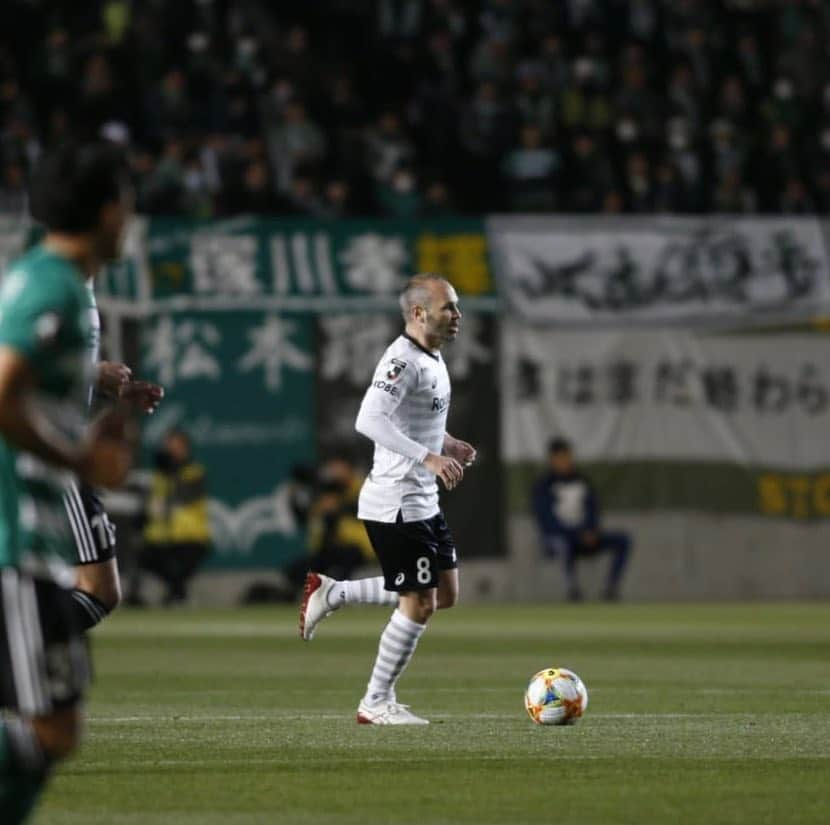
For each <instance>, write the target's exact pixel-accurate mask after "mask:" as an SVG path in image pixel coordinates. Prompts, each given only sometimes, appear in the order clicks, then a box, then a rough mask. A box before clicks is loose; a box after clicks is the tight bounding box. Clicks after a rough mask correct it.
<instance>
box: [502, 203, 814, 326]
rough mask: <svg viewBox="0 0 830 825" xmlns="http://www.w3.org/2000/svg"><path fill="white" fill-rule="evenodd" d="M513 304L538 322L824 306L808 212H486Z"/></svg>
mask: <svg viewBox="0 0 830 825" xmlns="http://www.w3.org/2000/svg"><path fill="white" fill-rule="evenodd" d="M488 233H489V236H490V241H491V244H492V248H493V252H494V261H495V262H496V264H497V266H498V267H499V275H500V278H501V281H502V284H503V285H504V287H505V289H506V293H507V295H508V297H509V298H510V302H511V304H512V306H513V307H514V309H515V310H516V311H517V312H518V313H519V314H520V315H521V316H523V317H524V318H526V319H527V320H532V321H534V322H538V323H545V322H561V323H569V324H578V323H586V322H590V321H597V320H603V321H616V322H632V321H659V320H663V321H667V320H678V319H683V318H702V319H704V320H712V319H713V318H717V317H724V318H729V317H730V316H732V317H734V316H736V315H738V314H740V315H741V316H742V320H743V321H746V313H747V312H750V313H756V314H759V315H760V314H762V313H763V314H764V315H768V314H770V313H783V314H786V315H787V317H792V316H794V315H796V316H798V315H800V316H804V315H806V314H808V313H809V312H811V311H815V310H817V309H821V308H823V309H825V310H827V309H830V265H829V263H828V257H827V252H826V249H825V243H824V237H823V234H822V224H821V223H820V222H819V221H818V220H816V219H812V218H763V219H757V218H755V219H749V218H747V219H732V218H728V217H724V216H716V217H712V218H701V219H690V218H661V219H660V220H654V219H653V218H651V219H648V220H644V219H641V218H634V217H632V218H629V219H617V220H615V221H614V222H613V223H610V222H609V221H608V220H606V219H603V218H579V219H575V218H510V217H505V218H492V219H490V220H489V221H488Z"/></svg>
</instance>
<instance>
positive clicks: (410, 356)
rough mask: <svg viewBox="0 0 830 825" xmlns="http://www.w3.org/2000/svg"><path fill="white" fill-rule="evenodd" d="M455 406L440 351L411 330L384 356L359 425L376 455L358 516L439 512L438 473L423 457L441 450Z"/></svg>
mask: <svg viewBox="0 0 830 825" xmlns="http://www.w3.org/2000/svg"><path fill="white" fill-rule="evenodd" d="M449 407H450V376H449V373H447V367H446V365H445V364H444V359H443V358H442V357H441V354H440V353H437V352H436V353H433V352H429V351H427V350H426V349H424V348H423V347H421V345H420V344H418V343H417V342H416V341H414V340H413V339H412V338H409V337H408V336H407V335H406V334H404V335H401V336H400V337H399V338H397V339H395V341H393V342H392V344H391V345H390V346H389V347H388V348H387V350H386V352H385V353H384V354H383V357H382V358H381V359H380V361H379V363H378V365H377V367H376V368H375V374H374V377H373V378H372V383H371V385H370V386H369V389H368V390H366V395H365V396H364V397H363V403H362V404H361V405H360V412H359V413H358V414H357V422H356V424H355V427H356V429H357V431H358V432H360V433H362V434H363V435H365V436H367V437H368V438H371V439H372V441H374V442H375V459H374V464H373V465H372V471H371V473H369V475H368V477H367V478H366V481H365V482H364V483H363V487H362V489H361V491H360V500H359V504H358V517H359V518H361V519H368V520H370V521H384V522H393V521H395V520H396V519H397V517H398V512H400V513H401V514H402V517H403V520H404V521H420V520H422V519H428V518H432V516H434V515H435V514H436V513H437V512H438V483H437V479H436V477H435V476H434V475H433V474H432V473H431V472H430V471H429V470H427V469H426V467H424V466H423V464H422V463H421V462H422V461H423V460H424V459H425V458H426V457H427V455H428V454H429V453H435V454H436V455H440V454H441V450H442V448H443V446H444V435H445V434H446V427H447V411H448V410H449Z"/></svg>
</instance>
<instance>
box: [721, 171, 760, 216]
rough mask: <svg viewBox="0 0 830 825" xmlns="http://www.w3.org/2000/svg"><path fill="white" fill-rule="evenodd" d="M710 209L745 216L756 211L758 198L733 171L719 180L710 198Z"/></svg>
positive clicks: (737, 172)
mask: <svg viewBox="0 0 830 825" xmlns="http://www.w3.org/2000/svg"><path fill="white" fill-rule="evenodd" d="M711 209H712V211H713V212H722V213H724V214H732V215H746V214H751V213H752V212H755V211H757V209H758V198H757V197H756V195H755V193H754V192H753V191H752V189H750V188H749V187H748V186H745V185H744V183H743V181H742V180H741V175H740V172H739V171H738V170H737V169H733V170H731V171H729V172H726V173H725V174H724V175H723V177H722V178H720V179H719V181H718V184H717V186H716V187H715V191H714V194H713V196H712V203H711Z"/></svg>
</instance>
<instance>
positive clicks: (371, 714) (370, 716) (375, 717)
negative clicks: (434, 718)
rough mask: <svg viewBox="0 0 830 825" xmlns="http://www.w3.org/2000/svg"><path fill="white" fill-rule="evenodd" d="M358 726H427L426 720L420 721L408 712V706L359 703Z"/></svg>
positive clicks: (390, 703)
mask: <svg viewBox="0 0 830 825" xmlns="http://www.w3.org/2000/svg"><path fill="white" fill-rule="evenodd" d="M357 724H358V725H428V724H429V720H428V719H422V718H421V717H420V716H416V715H415V714H414V713H412V711H410V710H409V705H401V704H399V703H398V702H378V704H376V705H367V704H366V703H365V702H361V703H360V705H358V708H357Z"/></svg>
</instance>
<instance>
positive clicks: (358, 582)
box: [337, 576, 398, 605]
mask: <svg viewBox="0 0 830 825" xmlns="http://www.w3.org/2000/svg"><path fill="white" fill-rule="evenodd" d="M337 584H338V585H339V586H341V588H342V589H341V590H340V593H339V594H338V598H339V599H340V600H341V601H342V602H343V604H389V605H394V604H397V603H398V594H397V593H395V592H394V591H393V590H387V589H386V587H385V586H384V581H383V576H375V577H374V578H371V579H355V580H354V581H342V582H338V583H337Z"/></svg>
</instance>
